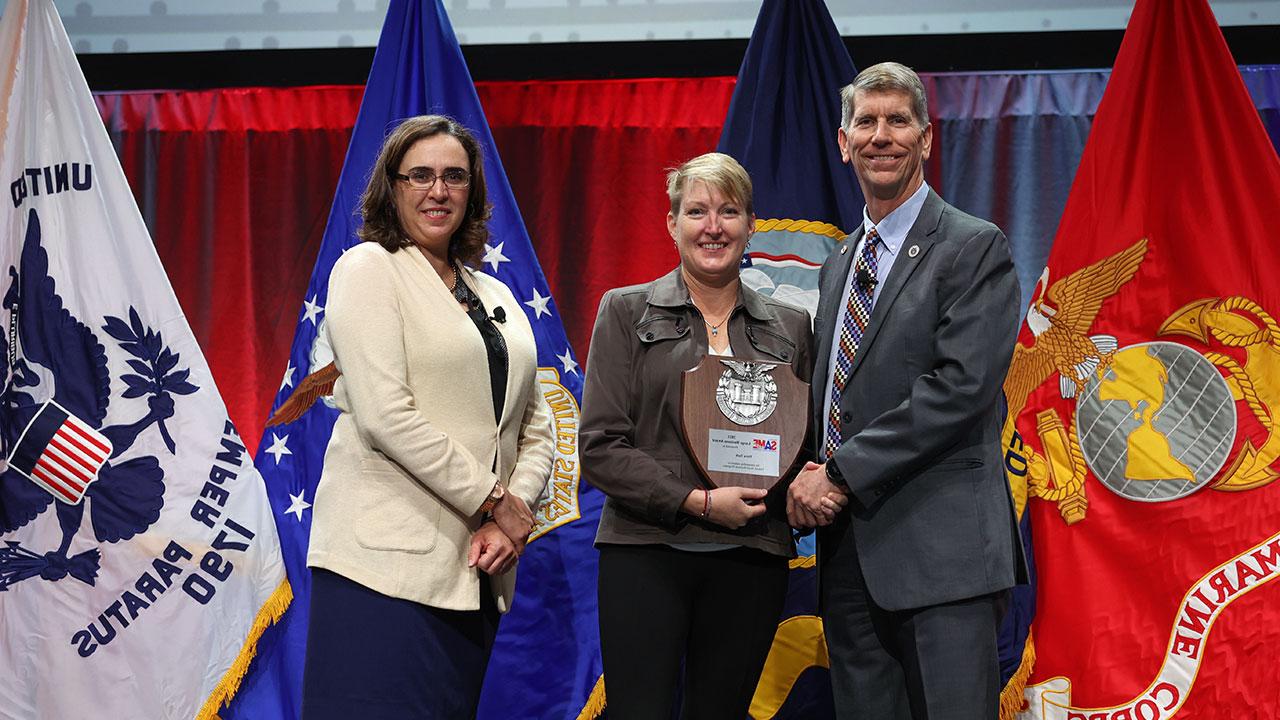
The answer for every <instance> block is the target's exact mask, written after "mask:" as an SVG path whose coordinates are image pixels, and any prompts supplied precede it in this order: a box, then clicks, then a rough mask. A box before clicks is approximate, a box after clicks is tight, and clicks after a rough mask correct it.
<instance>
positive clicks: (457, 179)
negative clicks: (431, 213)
mask: <svg viewBox="0 0 1280 720" xmlns="http://www.w3.org/2000/svg"><path fill="white" fill-rule="evenodd" d="M391 177H392V178H393V179H395V180H406V181H408V183H409V187H412V188H416V189H418V190H429V189H431V188H432V187H435V184H436V180H437V179H440V180H444V186H445V187H447V188H449V189H450V190H461V189H463V188H465V187H467V186H468V185H470V184H471V173H469V172H467V171H466V170H463V169H462V168H447V169H446V170H445V171H444V172H442V173H440V174H439V175H436V174H435V173H434V172H432V171H430V170H428V169H426V168H424V167H416V168H412V169H411V170H409V174H408V175H401V174H400V173H391Z"/></svg>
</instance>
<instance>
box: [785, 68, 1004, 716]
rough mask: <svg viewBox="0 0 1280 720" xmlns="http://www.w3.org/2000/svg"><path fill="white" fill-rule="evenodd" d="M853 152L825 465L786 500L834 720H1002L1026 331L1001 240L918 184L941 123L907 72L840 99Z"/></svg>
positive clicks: (828, 320) (823, 302) (825, 342)
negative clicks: (1012, 375)
mask: <svg viewBox="0 0 1280 720" xmlns="http://www.w3.org/2000/svg"><path fill="white" fill-rule="evenodd" d="M841 97H842V100H843V103H842V104H843V110H842V115H843V117H842V118H841V127H840V129H839V132H838V139H839V143H840V153H841V157H842V158H843V159H844V161H845V162H846V163H848V164H850V165H851V166H853V171H854V173H855V174H856V176H857V178H858V183H859V185H860V186H861V188H862V194H863V196H864V197H865V198H866V203H867V204H866V208H865V210H864V217H863V223H862V226H861V227H860V228H859V229H858V230H857V231H855V232H854V233H853V234H851V235H849V236H848V237H847V238H846V239H845V240H844V242H843V243H841V245H840V247H839V248H838V249H837V250H836V251H835V252H833V253H832V255H831V257H830V258H828V259H827V262H826V264H824V265H823V267H822V272H821V274H820V275H819V281H818V282H819V290H820V292H821V297H820V299H819V302H818V312H817V316H816V317H815V319H814V337H815V339H816V340H817V342H818V351H817V353H816V367H815V370H814V373H813V384H812V387H813V405H814V421H815V424H814V431H815V434H819V435H820V437H821V438H822V439H821V440H820V442H819V448H820V458H821V459H822V460H824V461H825V462H823V463H821V464H817V463H809V464H808V465H807V466H806V467H805V469H804V470H803V471H802V472H801V474H800V475H799V476H797V478H796V479H795V481H794V482H793V483H792V484H791V486H790V488H789V490H788V497H787V510H788V515H789V517H790V519H791V521H792V524H793V525H796V526H799V527H804V526H823V527H821V528H820V529H819V535H818V560H819V573H820V578H821V581H820V582H821V585H820V595H819V597H820V603H821V607H822V619H823V623H824V627H825V629H826V637H827V645H828V647H829V650H830V656H831V682H832V687H833V689H834V692H835V701H836V714H837V715H838V716H839V717H840V718H868V719H879V718H886V719H895V720H896V719H898V718H915V719H916V720H920V719H922V718H928V720H938V719H939V718H945V719H947V720H951V719H956V720H960V719H964V720H968V719H973V720H993V718H995V717H997V715H998V705H999V695H1000V687H999V685H1000V668H999V665H998V661H997V649H996V636H997V632H998V628H999V622H1000V618H1001V615H1002V614H1003V612H1004V609H1005V607H1006V606H1007V604H1008V594H1009V589H1010V588H1011V587H1012V586H1013V585H1014V584H1015V583H1017V582H1019V581H1025V576H1026V569H1025V559H1024V558H1023V555H1022V545H1021V543H1020V541H1019V538H1018V533H1017V526H1016V523H1015V520H1014V511H1013V502H1012V498H1011V496H1010V494H1009V486H1008V484H1007V482H1006V481H1005V476H1004V471H1003V469H1002V467H1003V466H1002V464H1001V455H1000V448H999V434H1000V421H1001V412H1002V409H1001V396H1000V390H1001V385H1002V383H1003V381H1004V375H1005V371H1006V370H1008V367H1009V359H1010V356H1011V354H1012V352H1013V343H1014V340H1015V339H1016V337H1017V328H1018V317H1019V308H1018V298H1019V294H1018V281H1017V277H1016V276H1015V275H1014V269H1013V263H1012V261H1011V259H1010V256H1009V248H1008V243H1007V241H1006V240H1005V237H1004V234H1003V233H1001V232H1000V229H999V228H997V227H996V226H995V225H992V224H991V223H989V222H986V221H984V220H979V219H977V218H974V217H972V216H969V215H966V214H964V213H962V212H960V211H959V210H957V209H955V208H954V207H952V206H950V205H948V204H947V203H946V202H944V201H943V200H942V199H941V198H939V197H938V195H937V194H936V193H935V192H933V190H931V189H930V188H929V186H928V185H927V184H926V183H925V182H924V167H923V166H924V161H925V160H927V159H928V158H929V153H930V151H931V149H932V142H933V128H932V126H931V125H930V124H929V115H928V106H927V104H926V100H925V94H924V87H923V85H922V84H921V82H920V78H919V77H918V76H917V75H916V74H915V72H913V71H912V70H911V69H910V68H908V67H905V66H903V65H900V64H898V63H882V64H880V65H875V66H873V67H870V68H867V69H866V70H864V71H863V72H861V73H860V74H859V75H858V77H857V78H855V79H854V81H853V83H852V84H850V85H849V86H848V87H846V88H844V89H843V90H842V92H841Z"/></svg>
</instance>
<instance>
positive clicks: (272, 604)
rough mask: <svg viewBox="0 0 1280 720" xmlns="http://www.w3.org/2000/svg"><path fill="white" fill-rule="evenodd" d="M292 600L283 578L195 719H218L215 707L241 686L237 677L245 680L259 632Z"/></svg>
mask: <svg viewBox="0 0 1280 720" xmlns="http://www.w3.org/2000/svg"><path fill="white" fill-rule="evenodd" d="M292 602H293V587H292V586H290V585H289V581H288V580H284V581H282V582H281V583H280V585H279V586H278V587H277V588H276V589H275V592H273V593H271V597H269V598H267V601H266V602H265V603H263V605H262V609H261V610H259V611H258V616H257V617H256V618H254V619H253V627H251V628H249V636H248V637H247V638H245V641H244V646H243V647H241V648H240V655H239V656H237V657H236V660H235V662H233V663H231V667H230V668H228V669H227V672H226V674H225V675H223V676H222V682H219V683H218V687H216V688H214V689H213V694H212V695H210V696H209V699H208V700H206V701H205V703H204V707H202V708H200V712H199V713H196V720H218V710H219V709H220V708H223V707H226V706H227V705H228V704H230V703H231V698H233V697H235V694H236V692H237V691H238V690H240V681H241V680H244V675H245V673H247V672H249V663H250V662H252V661H253V658H254V656H255V655H257V654H258V638H261V637H262V633H263V632H265V631H266V629H267V628H268V627H270V626H271V625H274V624H275V623H276V621H277V620H279V619H280V616H281V615H284V611H285V610H287V609H288V608H289V604H290V603H292Z"/></svg>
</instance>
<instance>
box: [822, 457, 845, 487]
mask: <svg viewBox="0 0 1280 720" xmlns="http://www.w3.org/2000/svg"><path fill="white" fill-rule="evenodd" d="M825 467H826V469H827V481H828V482H830V483H831V484H832V485H835V486H836V487H838V488H842V489H845V490H848V489H849V484H848V483H846V482H845V481H844V475H841V474H840V466H839V465H836V460H835V458H827V462H826V465H825Z"/></svg>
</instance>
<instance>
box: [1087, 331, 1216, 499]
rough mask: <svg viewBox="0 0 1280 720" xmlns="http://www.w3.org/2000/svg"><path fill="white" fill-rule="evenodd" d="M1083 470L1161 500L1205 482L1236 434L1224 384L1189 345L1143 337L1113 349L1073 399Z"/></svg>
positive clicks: (1125, 493)
mask: <svg viewBox="0 0 1280 720" xmlns="http://www.w3.org/2000/svg"><path fill="white" fill-rule="evenodd" d="M1076 412H1077V416H1076V419H1077V423H1076V431H1077V434H1078V440H1079V443H1080V450H1081V451H1082V453H1083V455H1084V460H1085V462H1086V463H1087V464H1088V466H1089V469H1090V470H1092V471H1093V474H1094V476H1095V477H1097V478H1098V480H1099V481H1101V483H1102V484H1103V485H1104V486H1106V487H1107V489H1109V490H1111V491H1112V492H1114V493H1116V494H1117V495H1120V496H1121V497H1124V498H1127V499H1129V500H1136V501H1140V502H1162V501H1169V500H1176V499H1178V498H1182V497H1186V496H1187V495H1190V494H1191V493H1194V492H1195V491H1197V490H1199V489H1201V488H1203V487H1205V486H1206V485H1208V484H1209V481H1210V480H1212V479H1213V477H1214V476H1215V475H1216V474H1217V473H1218V471H1219V470H1221V469H1222V467H1223V465H1224V464H1225V463H1226V461H1227V456H1228V454H1229V453H1230V451H1231V446H1232V442H1233V441H1234V440H1235V434H1236V408H1235V402H1234V400H1233V398H1232V395H1231V389H1230V388H1229V387H1228V385H1227V383H1226V381H1225V380H1224V379H1223V378H1222V376H1221V375H1220V374H1219V373H1218V371H1217V369H1216V368H1215V367H1214V365H1213V364H1212V363H1211V362H1209V360H1208V359H1206V358H1205V357H1204V356H1203V355H1201V354H1200V353H1199V352H1196V351H1195V350H1193V349H1192V348H1190V347H1188V346H1186V345H1182V344H1180V343H1174V342H1148V343H1141V344H1137V345H1130V346H1128V347H1124V348H1121V349H1119V350H1117V351H1116V353H1115V355H1114V356H1113V357H1112V358H1111V362H1110V363H1109V366H1108V367H1107V368H1106V369H1105V370H1104V371H1103V372H1102V373H1101V374H1100V375H1094V376H1093V377H1091V378H1090V379H1089V380H1088V381H1087V383H1086V384H1085V388H1084V391H1083V392H1082V393H1081V394H1080V395H1079V397H1078V399H1077V403H1076Z"/></svg>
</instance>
